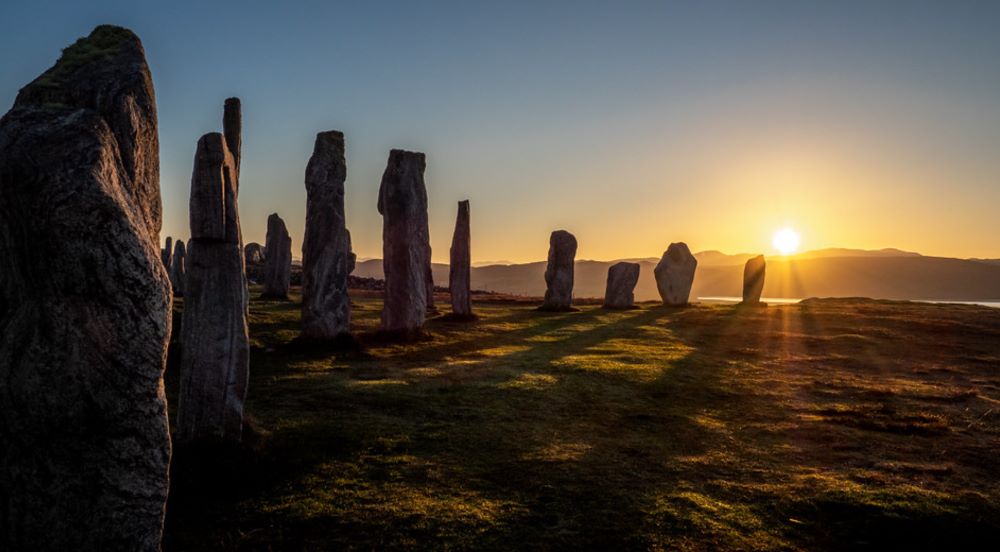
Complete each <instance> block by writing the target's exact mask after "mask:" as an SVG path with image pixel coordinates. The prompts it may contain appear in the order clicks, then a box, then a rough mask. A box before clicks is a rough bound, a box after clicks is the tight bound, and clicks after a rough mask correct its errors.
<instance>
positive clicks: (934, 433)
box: [165, 289, 1000, 550]
mask: <svg viewBox="0 0 1000 552" xmlns="http://www.w3.org/2000/svg"><path fill="white" fill-rule="evenodd" d="M295 291H296V290H294V289H293V300H292V302H280V301H260V300H256V299H255V300H254V301H253V302H252V304H251V307H250V310H251V313H250V317H251V328H250V335H251V345H252V353H251V370H250V372H251V376H250V378H251V380H250V392H249V399H248V403H247V411H248V413H249V415H250V417H251V420H250V421H249V422H248V425H247V428H246V430H247V433H246V439H245V441H246V443H245V446H243V447H242V448H239V449H223V450H192V449H180V450H177V451H175V459H174V460H175V461H174V464H173V472H172V476H171V484H172V488H171V495H170V502H169V505H168V515H167V516H168V519H167V532H166V538H165V548H166V549H168V550H191V549H205V550H208V549H211V550H218V549H220V548H222V549H234V548H240V549H302V548H304V549H320V550H326V549H413V548H418V549H419V548H433V549H442V548H472V549H505V550H506V549H565V548H570V547H573V548H578V549H592V548H603V549H724V550H725V549H733V550H735V549H740V550H745V549H840V548H845V547H869V548H872V549H884V548H890V547H891V548H900V547H909V548H939V549H941V548H953V549H954V548H966V549H968V548H976V549H990V548H993V549H995V548H996V547H997V546H998V545H1000V507H998V506H997V504H1000V483H998V481H1000V477H998V476H1000V456H998V455H997V451H998V450H1000V414H998V407H1000V310H993V309H987V308H979V307H967V306H955V305H926V304H911V303H894V302H877V301H868V300H824V301H807V302H804V303H802V304H800V305H787V306H772V307H768V308H753V309H741V308H739V307H735V306H697V307H692V308H687V309H672V308H665V307H661V306H656V305H653V304H643V305H642V308H640V309H638V310H630V311H614V312H609V311H604V310H601V309H600V308H599V307H598V306H594V305H583V306H582V308H581V310H580V311H579V312H569V313H558V314H546V313H540V312H537V311H535V310H534V309H533V307H534V306H535V305H534V304H532V303H530V302H526V301H521V302H508V301H501V300H493V301H487V300H483V298H482V297H480V298H479V299H477V300H476V301H474V304H473V307H474V309H475V310H476V311H477V313H478V314H479V315H480V317H481V318H480V320H479V321H477V322H474V323H466V324H460V323H455V322H448V321H447V320H446V319H445V318H444V317H437V318H432V319H431V320H430V321H429V322H428V324H427V329H428V332H429V335H428V337H427V339H425V340H423V341H418V342H415V343H410V344H393V343H384V342H382V341H380V340H379V339H378V337H377V336H376V335H374V333H373V331H374V329H375V328H376V326H377V324H378V313H379V309H380V301H379V300H378V299H377V298H374V297H372V296H377V294H375V293H370V292H369V293H356V294H355V297H356V299H355V304H356V306H355V310H354V315H355V327H356V329H357V333H358V340H359V345H360V347H359V349H358V350H354V351H350V352H336V351H332V350H322V349H317V348H314V347H313V348H305V347H302V346H300V345H298V344H297V342H296V341H295V337H296V336H297V334H298V321H299V305H298V303H297V301H298V296H297V295H294V292H295ZM251 295H252V297H254V298H256V297H257V296H258V295H259V290H257V292H254V293H252V294H251ZM179 303H181V302H179ZM438 305H439V307H441V308H442V309H443V310H446V305H447V301H446V297H445V298H442V299H441V300H439V301H438ZM177 308H178V309H180V308H183V305H182V304H178V306H177ZM176 335H177V333H176V332H175V336H176ZM172 350H174V351H176V344H175V345H174V346H173V349H172ZM167 379H168V396H169V398H170V399H171V401H173V398H174V397H175V396H176V384H177V373H176V363H175V362H174V361H171V363H170V367H169V368H168V374H167ZM174 406H175V405H174V404H171V407H172V408H173V407H174Z"/></svg>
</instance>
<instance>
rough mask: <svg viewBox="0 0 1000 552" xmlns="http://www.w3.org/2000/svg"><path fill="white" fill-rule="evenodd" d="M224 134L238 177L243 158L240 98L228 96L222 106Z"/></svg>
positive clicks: (237, 176)
mask: <svg viewBox="0 0 1000 552" xmlns="http://www.w3.org/2000/svg"><path fill="white" fill-rule="evenodd" d="M222 134H223V135H224V136H225V137H226V147H227V148H229V153H230V154H231V155H232V156H233V166H234V167H235V171H236V178H237V179H239V176H240V161H241V160H242V159H243V108H242V106H241V105H240V99H239V98H226V102H225V104H224V105H223V107H222Z"/></svg>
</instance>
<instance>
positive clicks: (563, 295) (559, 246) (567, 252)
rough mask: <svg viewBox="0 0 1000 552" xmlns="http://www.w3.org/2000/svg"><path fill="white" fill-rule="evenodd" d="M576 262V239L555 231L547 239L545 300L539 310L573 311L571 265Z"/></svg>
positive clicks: (562, 231)
mask: <svg viewBox="0 0 1000 552" xmlns="http://www.w3.org/2000/svg"><path fill="white" fill-rule="evenodd" d="M575 260H576V238H575V237H574V236H573V234H570V233H569V232H567V231H565V230H556V231H555V232H552V235H551V236H550V237H549V264H548V266H547V267H546V268H545V285H546V290H545V300H544V301H543V302H542V306H541V307H539V310H545V311H568V310H572V309H573V306H572V305H573V263H574V262H575Z"/></svg>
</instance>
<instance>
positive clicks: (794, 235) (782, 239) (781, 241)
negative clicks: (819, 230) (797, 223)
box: [771, 228, 802, 255]
mask: <svg viewBox="0 0 1000 552" xmlns="http://www.w3.org/2000/svg"><path fill="white" fill-rule="evenodd" d="M801 241H802V240H801V238H799V234H798V232H796V231H795V230H792V229H791V228H783V229H781V230H778V231H777V232H775V234H774V239H773V240H771V245H773V246H774V248H775V249H777V250H778V252H779V253H781V254H782V255H791V254H792V253H795V251H797V250H798V248H799V242H801Z"/></svg>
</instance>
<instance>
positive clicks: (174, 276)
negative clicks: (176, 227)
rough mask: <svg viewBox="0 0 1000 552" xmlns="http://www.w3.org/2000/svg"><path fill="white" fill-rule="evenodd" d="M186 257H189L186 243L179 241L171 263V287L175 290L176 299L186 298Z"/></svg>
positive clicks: (175, 245)
mask: <svg viewBox="0 0 1000 552" xmlns="http://www.w3.org/2000/svg"><path fill="white" fill-rule="evenodd" d="M185 257H187V252H186V250H185V248H184V242H182V241H181V240H177V242H175V243H174V259H173V262H171V263H170V285H172V286H173V288H174V297H183V296H184V278H185V277H186V274H185V268H184V265H185V263H186V260H185Z"/></svg>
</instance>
